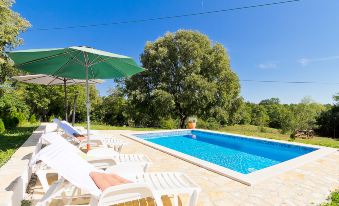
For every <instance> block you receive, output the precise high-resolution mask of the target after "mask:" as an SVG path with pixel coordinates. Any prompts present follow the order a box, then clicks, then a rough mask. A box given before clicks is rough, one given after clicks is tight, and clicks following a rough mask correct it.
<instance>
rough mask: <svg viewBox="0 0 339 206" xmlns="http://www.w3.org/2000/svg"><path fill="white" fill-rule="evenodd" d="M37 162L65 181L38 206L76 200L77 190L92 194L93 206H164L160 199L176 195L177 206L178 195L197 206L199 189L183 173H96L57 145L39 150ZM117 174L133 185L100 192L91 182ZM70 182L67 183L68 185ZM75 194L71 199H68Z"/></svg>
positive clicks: (113, 170) (36, 157)
mask: <svg viewBox="0 0 339 206" xmlns="http://www.w3.org/2000/svg"><path fill="white" fill-rule="evenodd" d="M34 158H35V161H39V160H41V161H43V162H44V163H45V164H47V165H48V166H49V167H51V168H53V169H55V170H56V171H57V172H58V174H59V175H60V176H62V178H60V179H59V180H58V181H57V182H55V183H53V185H52V186H51V187H50V188H49V190H48V191H47V192H46V194H45V195H44V196H43V198H42V199H41V200H40V201H39V202H38V204H37V205H40V206H42V205H47V204H48V202H49V201H51V200H52V199H53V198H56V197H57V196H60V195H61V196H62V198H63V199H66V198H74V194H75V193H76V192H75V188H74V187H76V188H78V189H81V190H84V191H85V192H87V193H89V194H90V197H91V199H90V205H91V206H107V205H114V204H120V203H124V202H128V201H132V200H139V199H143V198H146V197H153V198H154V200H155V202H156V204H157V205H158V206H162V205H163V203H162V200H161V196H163V195H174V197H175V198H174V200H175V205H177V204H178V202H177V200H178V195H179V194H182V193H186V194H189V195H190V200H189V206H195V205H196V203H197V198H198V194H199V192H200V188H199V187H198V186H197V185H196V184H195V183H194V182H193V181H192V180H190V179H189V178H188V177H187V176H185V175H184V174H182V173H171V172H166V173H143V174H132V172H121V170H119V169H116V168H114V167H112V168H110V169H109V170H107V171H101V170H98V169H96V168H95V167H94V166H93V165H91V164H89V163H88V162H86V161H85V160H84V159H82V158H81V157H80V156H78V155H77V154H75V153H72V152H63V150H62V149H61V148H60V147H58V146H57V145H49V146H47V147H45V148H43V149H41V150H40V152H39V153H38V154H37V155H36V156H35V157H34ZM92 171H96V172H106V173H108V172H116V174H118V175H120V176H122V177H124V178H126V179H129V180H130V181H132V182H133V183H126V184H122V185H117V186H111V187H109V188H107V189H106V190H104V191H101V190H100V189H99V188H98V187H97V186H96V185H95V182H94V181H93V180H92V178H91V177H90V176H89V174H90V172H92ZM65 180H67V181H68V182H66V181H65ZM67 191H68V192H72V194H71V196H68V195H67Z"/></svg>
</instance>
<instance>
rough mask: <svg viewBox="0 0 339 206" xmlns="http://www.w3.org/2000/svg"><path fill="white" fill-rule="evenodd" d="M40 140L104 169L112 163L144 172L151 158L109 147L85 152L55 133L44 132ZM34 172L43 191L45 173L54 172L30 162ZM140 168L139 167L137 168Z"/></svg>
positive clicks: (46, 186) (46, 182) (44, 188)
mask: <svg viewBox="0 0 339 206" xmlns="http://www.w3.org/2000/svg"><path fill="white" fill-rule="evenodd" d="M40 142H41V143H42V144H53V145H56V146H55V147H53V148H56V147H59V148H61V149H62V150H63V151H64V152H72V153H76V154H78V155H80V156H81V157H83V158H84V159H86V160H87V161H88V162H89V163H91V164H92V165H94V166H95V167H96V168H100V169H106V168H108V167H110V166H113V165H120V166H126V167H130V168H134V169H135V168H136V169H135V170H137V171H139V170H142V171H143V172H145V171H146V170H147V168H148V167H149V166H150V165H151V164H152V162H151V160H150V159H149V158H148V157H147V156H145V155H142V154H121V153H118V152H116V151H114V150H112V149H110V148H97V149H93V150H90V151H89V152H88V153H87V154H86V153H84V152H82V151H81V150H80V149H79V148H77V147H75V146H74V145H72V144H70V143H69V142H67V141H66V140H65V139H64V138H62V137H61V136H60V135H58V134H57V133H46V134H44V135H42V136H41V138H40ZM31 166H32V168H33V170H34V173H35V174H36V175H37V176H38V178H39V181H40V182H41V185H42V187H43V190H44V191H47V189H48V188H49V184H48V181H47V174H50V173H55V171H53V170H50V169H49V168H48V167H46V166H45V165H43V164H36V165H35V164H34V163H33V162H31ZM139 168H141V169H139Z"/></svg>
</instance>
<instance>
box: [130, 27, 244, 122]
mask: <svg viewBox="0 0 339 206" xmlns="http://www.w3.org/2000/svg"><path fill="white" fill-rule="evenodd" d="M141 62H142V65H143V67H144V68H146V69H147V70H146V71H145V72H142V73H140V74H137V75H134V76H133V77H131V78H130V79H127V80H126V81H125V84H126V92H127V95H128V98H129V102H130V103H131V107H132V108H133V111H134V113H135V120H136V121H137V122H138V123H143V124H146V125H154V124H155V122H157V121H159V120H160V119H161V118H163V117H162V115H164V114H165V115H167V116H169V117H172V118H174V119H176V118H178V119H179V120H180V125H179V126H180V127H181V128H183V127H184V126H185V121H186V119H187V118H188V117H189V116H191V115H198V116H200V117H202V118H205V119H207V118H209V117H213V118H216V119H217V121H218V122H221V123H227V122H229V121H230V118H231V116H232V115H231V113H232V112H234V110H236V109H237V108H232V106H233V105H234V104H233V103H235V102H236V101H237V99H238V98H239V90H240V85H239V80H238V77H237V75H236V74H235V73H234V72H233V71H232V70H231V68H230V62H229V57H228V55H227V53H226V50H225V49H224V47H223V46H222V45H221V44H212V43H211V41H210V40H209V39H208V37H207V36H206V35H203V34H201V33H199V32H196V31H188V30H179V31H177V32H175V33H166V34H165V35H164V36H163V37H160V38H158V39H157V40H156V41H154V42H147V43H146V46H145V48H144V52H143V53H142V54H141ZM164 100H165V101H164Z"/></svg>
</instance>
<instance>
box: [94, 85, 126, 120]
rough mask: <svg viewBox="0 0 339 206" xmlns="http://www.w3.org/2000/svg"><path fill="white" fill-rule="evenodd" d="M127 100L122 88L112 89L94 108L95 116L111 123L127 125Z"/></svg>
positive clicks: (96, 118)
mask: <svg viewBox="0 0 339 206" xmlns="http://www.w3.org/2000/svg"><path fill="white" fill-rule="evenodd" d="M126 107H127V100H126V98H125V96H124V93H123V91H122V89H121V88H116V89H112V90H110V91H109V95H108V96H106V97H104V98H103V100H102V103H101V104H98V105H97V106H96V107H95V108H94V110H93V118H94V119H95V120H97V121H99V122H102V123H106V124H109V125H119V126H122V125H127V121H128V117H127V114H126Z"/></svg>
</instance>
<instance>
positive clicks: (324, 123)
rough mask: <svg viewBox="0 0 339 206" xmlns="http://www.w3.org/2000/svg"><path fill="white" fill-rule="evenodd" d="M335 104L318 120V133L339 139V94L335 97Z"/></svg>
mask: <svg viewBox="0 0 339 206" xmlns="http://www.w3.org/2000/svg"><path fill="white" fill-rule="evenodd" d="M333 100H334V104H333V105H331V106H328V107H327V109H326V110H324V111H322V112H321V114H320V115H319V116H318V118H317V125H318V126H319V128H318V129H317V131H318V132H319V133H320V134H321V135H324V136H328V137H333V138H338V137H339V94H336V95H334V96H333Z"/></svg>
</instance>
